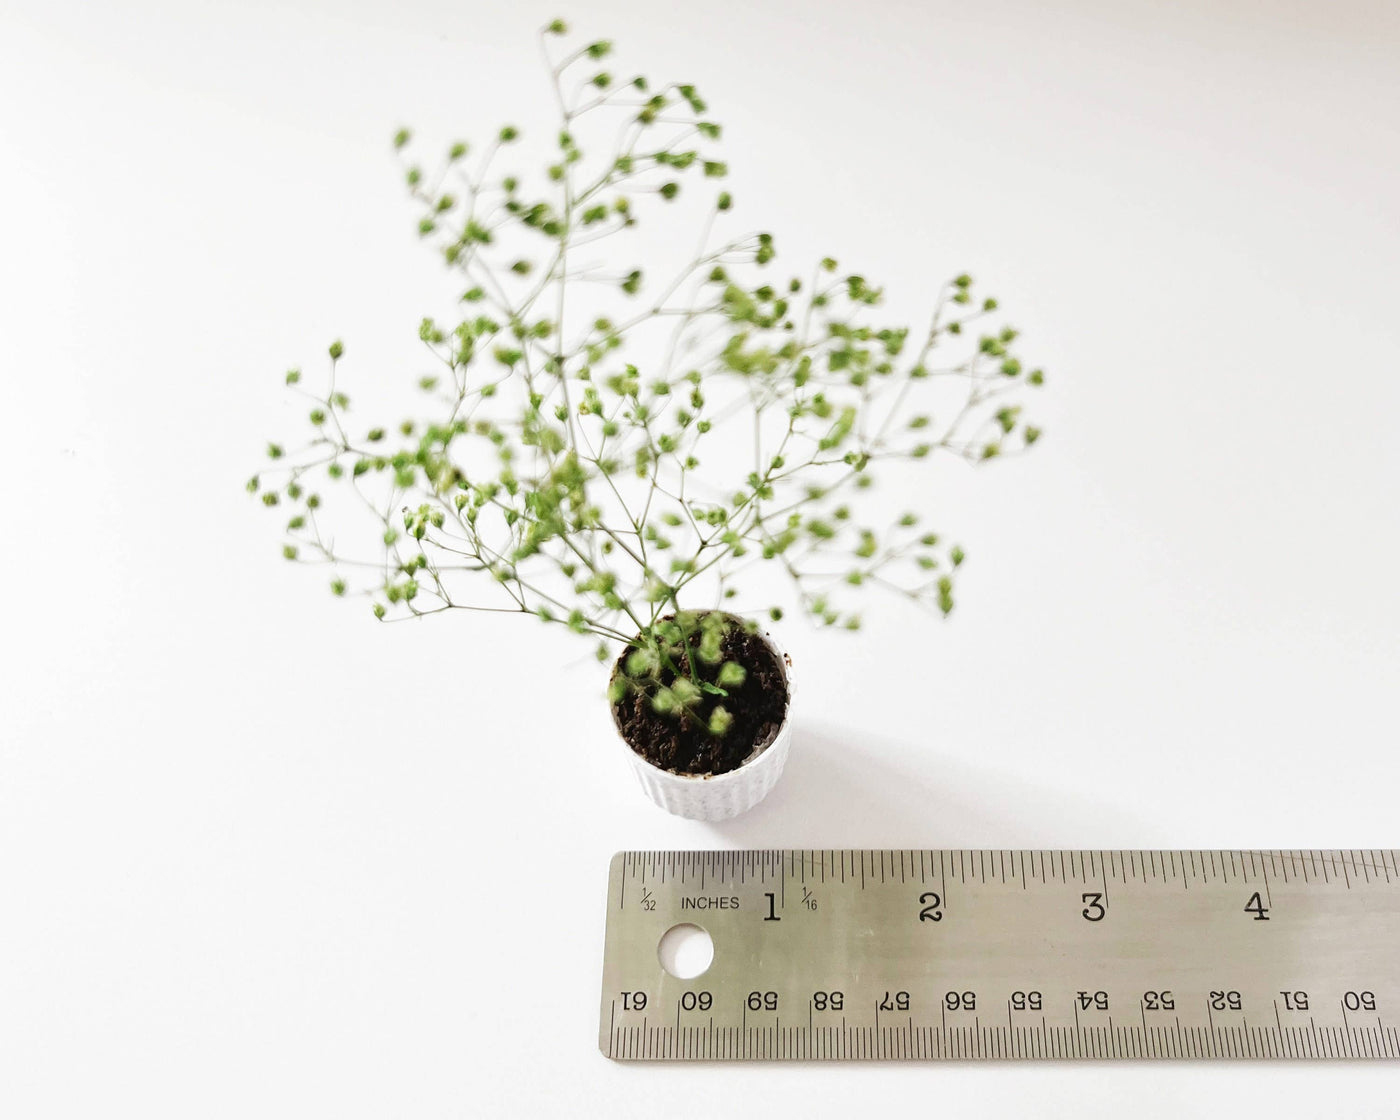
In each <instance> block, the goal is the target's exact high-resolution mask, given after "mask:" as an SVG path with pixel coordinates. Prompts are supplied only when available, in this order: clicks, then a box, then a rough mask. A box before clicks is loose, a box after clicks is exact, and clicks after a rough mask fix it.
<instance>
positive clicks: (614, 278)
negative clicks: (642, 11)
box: [248, 21, 1043, 819]
mask: <svg viewBox="0 0 1400 1120" xmlns="http://www.w3.org/2000/svg"><path fill="white" fill-rule="evenodd" d="M564 34H565V28H564V26H563V24H562V23H560V22H557V21H556V22H555V23H553V24H551V25H550V26H549V27H548V28H546V29H545V31H544V38H545V42H546V47H547V50H546V58H547V59H548V60H549V61H548V69H549V76H550V79H551V82H552V84H553V88H554V93H555V99H556V104H557V106H558V113H559V119H558V121H557V122H555V124H554V126H553V127H552V128H551V129H550V135H549V149H550V156H549V158H548V159H547V161H546V162H545V166H544V168H543V174H542V175H539V176H535V177H531V176H528V175H526V174H524V173H523V172H522V171H521V170H520V168H519V167H518V166H516V165H515V164H514V163H513V161H512V159H511V157H512V155H513V153H515V152H518V151H520V148H519V147H518V146H517V145H518V144H519V143H520V141H521V133H520V131H519V130H518V129H517V128H515V127H514V126H509V125H508V126H506V127H503V128H501V129H500V130H499V131H498V132H497V133H496V134H495V136H494V138H493V139H492V140H491V141H490V142H489V143H487V144H485V145H484V146H483V147H482V148H480V149H479V150H477V149H473V148H469V147H468V145H467V144H466V143H462V142H458V143H454V144H452V145H451V146H450V147H449V148H448V149H447V151H446V153H445V156H444V158H442V159H441V160H440V162H439V163H438V165H437V166H436V167H435V168H434V169H433V170H431V171H429V170H427V169H425V168H424V167H423V166H422V165H421V164H419V163H418V162H415V161H413V160H412V159H410V158H409V152H410V148H411V137H410V134H409V133H408V132H407V131H406V130H405V131H401V132H400V133H399V134H398V135H397V136H396V137H395V140H394V146H395V148H396V150H397V151H398V152H399V153H400V158H401V159H403V160H404V173H405V176H406V178H407V183H408V187H409V190H410V191H411V193H412V197H413V198H414V199H415V200H416V201H417V203H418V204H419V206H420V207H421V214H420V217H419V221H418V233H419V235H420V236H421V237H422V238H423V239H424V240H425V241H427V242H429V243H431V244H432V245H433V246H434V248H435V249H436V252H437V254H438V255H439V256H440V258H441V260H442V261H443V263H444V264H445V265H446V267H447V269H448V271H449V274H450V275H452V276H453V277H454V278H455V279H456V281H457V284H458V294H459V296H460V302H459V305H458V310H457V311H456V312H455V313H454V314H453V315H452V317H451V319H450V320H449V321H439V320H438V319H434V318H428V319H424V320H423V321H422V323H421V325H420V327H419V330H418V336H419V338H420V339H421V341H422V344H423V346H424V348H425V351H426V358H425V365H426V366H427V367H428V368H426V369H425V370H424V371H423V372H422V374H421V376H420V377H418V380H417V389H418V391H420V392H421V394H422V404H421V405H420V406H419V407H418V408H417V409H415V410H414V412H413V414H412V415H411V416H410V417H409V418H408V419H404V420H402V421H401V422H398V423H392V424H391V423H379V422H371V423H365V422H362V421H360V420H359V418H358V417H357V416H356V415H355V414H353V413H351V411H350V402H349V398H348V397H347V396H346V395H345V393H344V390H343V385H342V381H343V377H342V372H341V371H342V365H343V363H344V362H345V360H346V359H345V351H344V347H343V346H342V344H341V343H340V342H339V341H337V342H335V343H333V344H332V345H331V346H330V349H329V355H330V366H329V376H328V379H327V382H326V384H325V385H324V386H323V387H321V388H319V389H317V390H315V391H309V390H307V388H306V385H305V381H304V379H303V377H302V374H301V373H300V372H299V371H297V370H292V371H290V372H288V373H287V375H286V381H287V384H288V385H289V386H291V387H292V388H293V389H294V390H295V391H297V392H300V393H304V394H305V395H306V397H307V400H308V408H309V416H308V418H309V422H310V426H311V432H312V434H311V436H310V438H309V440H308V441H307V442H306V443H305V444H304V445H303V446H302V447H300V449H299V450H295V451H290V450H288V449H286V448H284V446H283V445H282V444H281V443H273V444H270V445H269V446H268V448H267V454H268V456H269V458H270V460H271V462H269V463H268V465H267V467H266V469H264V470H263V471H262V472H260V473H259V475H258V476H256V477H254V478H253V479H251V480H250V481H249V483H248V488H249V490H250V491H252V492H253V493H255V494H257V495H259V496H260V499H261V501H262V502H263V503H264V504H266V505H267V506H269V507H273V508H276V509H279V510H281V511H283V512H284V514H286V515H287V516H288V517H289V520H287V522H286V528H287V535H288V536H287V542H286V544H285V545H284V546H283V552H284V555H285V556H286V557H287V559H289V560H293V561H297V562H299V563H315V564H325V565H328V566H330V568H331V569H332V578H331V582H330V587H331V590H332V592H333V593H334V594H336V595H339V596H348V595H352V594H353V595H360V596H365V597H367V598H368V599H369V601H370V603H371V605H372V609H373V611H374V614H375V615H376V616H377V617H378V618H380V619H384V620H392V619H396V618H421V617H424V616H426V615H431V614H438V613H443V612H448V611H458V610H489V611H506V612H512V613H519V614H528V615H533V616H535V617H537V618H539V619H541V620H543V621H544V622H546V623H550V624H553V625H558V626H565V627H568V628H569V629H570V630H573V631H575V632H576V633H578V634H580V635H582V636H584V637H587V638H590V639H592V640H593V641H595V642H596V643H597V656H598V659H599V661H600V662H603V663H605V664H611V674H610V677H609V691H608V696H609V701H610V703H611V705H612V710H613V715H614V720H615V723H616V725H617V728H618V731H619V734H620V737H621V739H622V740H623V741H624V742H625V743H626V745H627V748H628V756H629V757H630V758H631V760H632V762H633V765H634V768H635V769H636V771H637V773H638V775H639V777H640V779H641V782H642V785H643V787H644V788H645V789H646V791H647V792H648V794H649V795H650V796H651V797H652V798H653V800H655V801H656V802H657V803H658V804H660V805H662V806H664V807H665V808H667V809H669V810H670V811H672V812H675V813H679V814H682V815H685V816H691V817H701V818H706V819H718V818H720V817H725V816H730V815H733V814H734V813H737V812H742V811H743V810H745V809H747V808H749V807H751V806H752V805H753V804H755V803H757V801H758V800H759V799H761V798H762V797H763V796H764V795H765V794H766V793H767V792H768V790H769V789H770V788H771V787H772V784H773V783H774V782H775V781H776V780H777V777H778V775H779V774H780V772H781V770H782V766H783V762H784V759H785V757H786V754H787V749H788V744H789V741H790V737H791V696H792V677H791V667H792V665H791V661H790V659H789V658H788V657H787V655H786V654H784V653H783V652H782V651H781V650H780V649H779V648H778V646H777V645H776V643H775V642H774V641H773V639H772V637H771V636H770V635H768V634H767V633H766V632H765V631H764V630H763V629H762V627H761V626H760V625H759V620H760V619H763V620H764V621H765V622H766V621H767V620H777V619H779V618H781V617H782V606H781V605H780V602H779V601H778V599H777V598H775V596H777V595H778V590H777V588H776V587H775V586H774V581H773V580H772V579H766V578H765V577H766V576H769V575H772V574H774V573H776V574H777V575H778V576H779V577H781V578H780V580H779V583H780V584H781V585H782V586H783V587H784V588H785V594H786V597H788V598H791V599H793V600H795V602H796V604H797V605H798V606H799V607H800V608H801V609H802V610H803V611H804V612H805V613H806V614H807V615H809V616H811V617H812V618H813V619H815V620H816V621H817V622H818V623H819V624H821V625H824V626H840V627H845V628H847V629H851V630H855V629H857V628H858V627H859V625H860V615H859V614H858V613H857V612H856V610H855V598H856V597H858V596H860V595H862V594H864V593H866V592H867V591H868V590H870V589H872V588H878V589H882V590H885V591H893V592H894V593H896V594H899V595H902V596H905V597H907V598H908V599H909V600H911V601H913V602H915V603H918V604H922V605H926V606H929V607H931V608H933V609H934V610H937V611H941V612H942V613H944V614H946V613H947V612H948V611H950V610H951V609H952V606H953V576H954V572H955V570H956V569H957V568H958V566H959V565H960V564H961V563H962V559H963V554H962V551H961V550H960V549H959V548H956V547H947V546H946V545H945V544H944V543H943V542H942V541H941V540H940V538H939V537H938V536H937V535H936V534H935V533H933V532H931V531H930V530H929V529H928V528H927V527H926V526H925V525H924V524H923V520H922V517H921V515H920V513H919V512H917V511H903V510H882V509H881V507H880V505H879V504H878V502H877V501H875V497H876V496H875V495H872V494H871V493H870V492H869V488H870V487H871V485H872V482H873V480H874V477H875V475H876V473H877V471H878V470H880V469H881V468H884V467H886V466H890V465H894V464H899V463H904V462H912V463H914V464H918V463H919V461H921V460H925V459H929V458H931V457H933V456H936V455H954V456H957V457H959V458H961V459H965V460H967V461H970V462H973V463H982V462H986V461H988V460H990V459H993V458H996V457H999V456H1003V455H1006V454H1008V453H1015V452H1018V451H1021V450H1023V449H1024V448H1026V447H1028V446H1030V445H1031V444H1033V443H1034V442H1035V441H1036V439H1037V437H1038V435H1039V432H1038V430H1037V429H1036V428H1035V427H1033V426H1031V425H1029V424H1027V423H1026V422H1025V421H1024V420H1023V418H1022V413H1021V406H1020V405H1019V404H1017V403H1016V399H1017V397H1018V395H1019V393H1020V391H1021V390H1022V389H1023V388H1024V387H1027V386H1038V385H1040V384H1041V383H1042V380H1043V377H1042V374H1041V372H1040V371H1039V370H1036V369H1030V368H1026V367H1024V366H1023V365H1022V363H1021V361H1020V359H1019V358H1018V357H1017V356H1016V354H1015V352H1014V350H1015V342H1016V331H1015V330H1014V329H1012V328H1011V327H1009V326H1005V325H1003V324H1002V323H1001V321H1000V320H999V318H998V316H997V305H996V301H995V300H993V299H990V298H982V297H980V296H978V295H975V294H974V287H973V283H972V281H971V279H970V278H969V277H967V276H965V275H964V276H958V277H955V278H954V279H952V280H951V281H949V282H948V283H946V284H944V285H943V286H942V287H941V288H940V289H939V292H938V294H937V297H936V299H935V300H934V304H933V308H932V313H931V317H930V320H929V322H928V324H927V325H926V326H921V327H920V328H919V329H918V330H914V329H911V328H910V327H908V326H902V325H895V324H882V323H880V322H879V321H878V320H874V319H873V316H875V315H876V314H878V309H879V308H880V306H881V303H882V293H881V289H880V288H878V287H876V286H875V285H874V284H872V283H870V282H869V281H868V280H866V279H865V278H864V277H862V276H860V275H857V274H852V273H847V272H843V271H842V270H840V269H839V268H838V266H837V263H836V261H835V260H832V259H829V258H828V259H825V260H822V261H820V262H817V263H816V264H815V265H814V267H812V268H811V269H810V270H809V271H808V273H807V274H806V275H804V276H784V277H781V278H780V277H777V276H775V275H773V274H774V273H775V271H776V269H775V266H774V261H775V258H776V247H775V243H774V240H773V238H772V236H771V235H769V234H767V233H758V234H752V235H746V236H741V237H737V238H724V237H720V236H718V235H717V233H716V231H717V229H718V228H720V227H722V226H723V225H724V224H727V222H728V221H729V220H731V219H732V213H731V211H732V208H733V205H734V204H733V199H732V197H731V195H730V193H729V192H728V191H727V190H725V189H724V186H723V180H724V178H725V175H726V172H727V168H726V165H725V163H724V161H723V160H722V159H720V158H719V155H718V145H719V142H720V138H721V129H720V125H719V124H717V123H715V122H714V121H713V120H712V119H711V118H710V115H709V113H708V109H707V106H706V104H705V101H704V100H703V98H702V97H701V96H700V94H699V93H698V92H697V91H696V89H695V88H694V87H692V86H689V85H684V84H672V85H664V86H656V85H653V84H652V83H650V82H648V81H647V80H646V79H645V78H643V77H632V78H626V79H623V78H619V76H618V75H616V74H615V73H614V72H612V70H610V69H609V66H608V58H609V56H610V54H611V45H610V44H609V43H607V42H591V43H587V44H584V45H582V46H579V47H577V48H572V49H571V48H568V47H564V48H561V49H554V50H550V49H548V48H549V47H550V46H551V45H552V44H553V43H554V42H555V40H556V37H559V36H563V35H564ZM668 212H669V214H670V215H671V216H672V217H674V218H676V219H678V220H679V222H680V223H681V224H684V225H688V224H689V223H695V224H696V225H698V229H695V228H687V229H685V230H683V231H680V232H681V233H684V237H682V236H680V233H678V231H676V230H675V229H674V227H672V228H667V229H664V235H663V236H661V237H658V236H656V235H655V234H652V235H651V236H650V238H649V239H647V240H642V239H640V238H638V236H637V231H638V230H639V229H651V228H652V227H651V226H650V223H651V222H653V220H655V219H656V218H658V217H659V216H661V215H663V214H667V213H668ZM678 244H685V245H687V246H689V245H691V244H698V248H696V249H695V250H694V251H693V252H692V251H691V250H689V249H686V251H685V253H684V256H683V257H676V251H675V249H674V247H675V246H676V245H678ZM643 256H645V257H646V258H647V259H646V260H643V259H642V257H643ZM670 258H676V259H670ZM658 261H659V262H660V263H657V262H658ZM356 527H358V528H361V529H363V528H366V527H368V528H371V529H372V541H371V542H370V547H369V548H367V549H362V550H359V551H357V550H356V549H355V548H354V546H352V545H351V544H347V543H346V541H347V535H348V534H349V533H350V532H351V531H352V529H354V528H356ZM332 528H333V529H334V531H332Z"/></svg>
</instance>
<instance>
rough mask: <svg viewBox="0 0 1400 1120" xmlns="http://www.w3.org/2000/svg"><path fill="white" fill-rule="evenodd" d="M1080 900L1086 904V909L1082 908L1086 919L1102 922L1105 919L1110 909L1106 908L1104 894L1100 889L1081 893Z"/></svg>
mask: <svg viewBox="0 0 1400 1120" xmlns="http://www.w3.org/2000/svg"><path fill="white" fill-rule="evenodd" d="M1079 901H1081V902H1083V903H1084V904H1085V905H1084V909H1083V910H1081V911H1080V913H1081V914H1083V915H1084V919H1085V920H1086V921H1090V922H1101V921H1103V916H1104V915H1105V914H1106V913H1108V911H1107V910H1105V909H1104V905H1103V895H1102V894H1100V893H1099V892H1098V891H1089V892H1087V893H1086V894H1083V895H1081V896H1080V899H1079Z"/></svg>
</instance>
